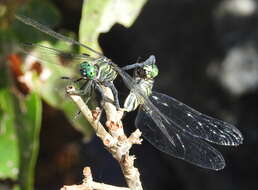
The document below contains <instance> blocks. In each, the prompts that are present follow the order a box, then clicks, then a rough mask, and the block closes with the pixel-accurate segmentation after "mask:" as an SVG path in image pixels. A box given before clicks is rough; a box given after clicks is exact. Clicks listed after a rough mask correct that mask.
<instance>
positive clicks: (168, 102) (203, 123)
mask: <svg viewBox="0 0 258 190" xmlns="http://www.w3.org/2000/svg"><path fill="white" fill-rule="evenodd" d="M145 62H148V63H147V64H144V66H143V67H139V68H135V67H134V66H133V65H131V66H130V65H128V66H125V67H124V68H123V69H124V70H130V69H134V77H133V80H134V81H132V79H131V77H129V76H128V75H125V76H124V77H125V80H124V81H125V82H126V83H127V85H128V86H129V87H130V89H131V91H130V94H129V95H128V96H127V98H126V100H125V103H124V110H125V111H127V112H131V111H134V110H136V109H137V108H138V107H139V110H138V114H137V116H136V120H135V125H136V127H137V128H139V129H140V130H141V132H142V133H143V136H144V137H145V139H147V140H148V141H149V142H150V144H152V145H153V146H154V147H156V148H157V149H158V150H160V151H162V152H164V153H167V154H169V155H171V156H174V157H177V158H180V159H183V160H185V161H187V162H190V163H192V164H194V165H197V166H200V167H202V168H207V169H212V170H221V169H223V168H224V167H225V161H224V158H223V156H222V155H221V153H220V152H219V151H218V150H216V149H215V148H214V147H212V146H211V145H209V144H208V143H207V142H210V143H214V144H218V145H224V146H238V145H240V144H242V142H243V136H242V134H241V132H240V131H239V130H238V129H237V128H236V127H235V126H233V125H231V124H229V123H227V122H224V121H221V120H218V119H215V118H212V117H210V116H207V115H205V114H202V113H200V112H198V111H197V110H195V109H193V108H191V107H189V106H187V105H185V104H183V103H182V102H180V101H178V100H176V99H175V98H173V97H170V96H168V95H166V94H163V93H159V92H155V91H152V88H153V84H154V78H155V77H156V76H157V75H158V67H157V65H156V59H155V56H153V55H152V56H150V57H149V58H148V59H147V60H146V61H145ZM205 141H207V142H205Z"/></svg>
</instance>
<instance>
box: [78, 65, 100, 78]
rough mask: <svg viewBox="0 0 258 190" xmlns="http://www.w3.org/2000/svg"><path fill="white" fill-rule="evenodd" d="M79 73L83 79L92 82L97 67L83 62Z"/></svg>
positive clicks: (95, 75)
mask: <svg viewBox="0 0 258 190" xmlns="http://www.w3.org/2000/svg"><path fill="white" fill-rule="evenodd" d="M80 73H81V75H82V77H83V78H86V79H90V80H93V79H94V78H95V77H97V73H98V71H97V67H96V66H95V65H93V64H92V63H89V62H83V63H81V64H80Z"/></svg>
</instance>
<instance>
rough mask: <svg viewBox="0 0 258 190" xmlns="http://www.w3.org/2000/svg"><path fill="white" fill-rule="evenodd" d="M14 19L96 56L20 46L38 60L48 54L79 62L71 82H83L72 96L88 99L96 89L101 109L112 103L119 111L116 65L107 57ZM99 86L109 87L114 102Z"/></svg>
mask: <svg viewBox="0 0 258 190" xmlns="http://www.w3.org/2000/svg"><path fill="white" fill-rule="evenodd" d="M16 18H17V19H18V20H19V21H21V22H23V23H25V24H27V25H30V26H33V27H35V28H36V29H39V30H40V31H42V32H44V33H47V34H49V35H50V36H52V37H54V38H57V39H60V40H64V41H66V42H68V43H70V44H75V45H79V46H82V47H84V48H86V49H88V50H90V51H91V52H93V53H94V54H96V55H97V57H96V58H93V57H90V56H89V55H88V54H69V53H66V52H63V51H60V50H58V49H55V48H51V47H47V46H43V45H39V44H33V43H24V44H22V45H20V46H21V47H22V50H23V51H25V52H26V53H28V54H29V53H30V51H31V49H34V48H35V49H36V50H37V53H38V55H36V57H40V59H43V60H44V57H45V56H48V55H50V54H52V55H58V56H59V57H61V58H63V59H73V60H75V62H79V63H80V64H79V72H80V75H81V77H80V78H78V79H76V80H74V81H73V82H75V83H77V82H79V81H81V80H84V81H85V82H84V83H83V85H82V86H81V87H80V89H79V90H76V91H75V92H73V94H76V95H81V96H82V95H86V96H87V97H90V95H91V94H92V91H93V89H96V90H97V91H98V92H99V93H100V95H101V97H102V101H101V102H102V103H101V107H103V104H104V102H114V105H115V106H116V108H117V109H120V104H119V99H118V91H117V89H116V87H115V86H114V83H113V81H114V80H115V79H116V77H117V73H118V72H117V71H116V70H115V69H114V68H116V67H117V66H116V64H114V63H113V62H112V61H111V60H109V59H108V58H107V57H105V56H104V55H102V54H101V53H100V52H97V51H95V50H94V49H92V48H90V47H88V46H86V45H85V44H82V43H80V42H78V41H76V40H73V39H71V38H68V37H66V36H63V35H62V34H59V33H57V32H55V31H53V30H52V29H50V28H49V27H47V26H45V25H43V24H40V23H39V22H37V21H35V20H33V19H31V18H29V17H26V16H23V15H16ZM134 66H135V67H140V66H142V64H134ZM62 79H68V80H70V77H62ZM101 85H103V86H105V87H109V88H110V89H111V91H112V93H113V94H114V101H112V100H111V99H110V98H108V97H106V96H105V95H104V91H103V89H102V87H101ZM85 101H86V102H88V101H89V98H87V99H86V100H85Z"/></svg>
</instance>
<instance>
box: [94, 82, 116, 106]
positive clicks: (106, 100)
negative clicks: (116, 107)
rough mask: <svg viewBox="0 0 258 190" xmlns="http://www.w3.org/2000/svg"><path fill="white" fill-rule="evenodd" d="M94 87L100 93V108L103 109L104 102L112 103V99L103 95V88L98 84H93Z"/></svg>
mask: <svg viewBox="0 0 258 190" xmlns="http://www.w3.org/2000/svg"><path fill="white" fill-rule="evenodd" d="M95 88H96V89H97V90H98V92H99V93H100V95H101V98H102V100H101V102H100V108H101V109H103V107H104V104H105V102H110V103H112V104H114V101H113V100H111V99H110V98H108V97H107V96H105V94H104V91H103V89H102V88H101V87H100V86H99V85H98V84H96V85H95Z"/></svg>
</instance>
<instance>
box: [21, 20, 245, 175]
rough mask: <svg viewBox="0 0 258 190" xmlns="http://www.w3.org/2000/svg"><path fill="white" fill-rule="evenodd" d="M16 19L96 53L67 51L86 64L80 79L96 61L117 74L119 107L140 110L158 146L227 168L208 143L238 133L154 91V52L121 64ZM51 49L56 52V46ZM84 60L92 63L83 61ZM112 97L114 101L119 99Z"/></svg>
mask: <svg viewBox="0 0 258 190" xmlns="http://www.w3.org/2000/svg"><path fill="white" fill-rule="evenodd" d="M16 18H17V19H18V20H20V21H21V22H23V23H25V24H27V25H30V26H32V27H34V28H36V29H38V30H40V31H42V32H44V33H46V34H48V35H50V36H52V37H54V38H56V39H59V40H63V41H66V42H68V43H70V44H73V45H78V46H81V47H84V48H86V49H88V50H89V51H91V52H92V53H94V54H95V55H96V56H97V57H96V58H94V57H92V56H90V57H89V56H87V55H84V54H75V55H71V56H73V57H74V58H79V59H82V60H87V61H85V62H82V63H85V64H83V65H82V66H81V70H80V72H81V75H82V78H83V77H84V78H83V79H85V80H89V79H90V78H91V76H89V73H88V72H90V70H91V69H89V68H88V67H92V66H93V67H95V66H96V67H97V65H98V64H97V63H99V62H100V63H101V64H102V65H103V67H104V68H105V67H106V68H107V70H106V71H107V72H105V74H106V75H112V76H113V77H112V78H111V80H110V81H109V82H113V80H115V78H116V77H115V75H116V74H119V75H120V76H121V78H122V79H123V81H124V84H125V85H126V86H127V87H128V89H129V90H130V94H129V95H128V97H127V98H126V101H125V103H124V108H123V109H124V110H125V111H127V112H130V111H134V110H136V109H137V108H139V110H138V114H137V117H136V120H135V125H136V127H138V128H139V129H140V130H141V131H142V133H143V136H144V137H145V138H146V139H147V140H148V141H149V142H150V143H151V144H152V145H153V146H154V147H156V148H157V149H158V150H160V151H162V152H164V153H167V154H169V155H171V156H173V157H176V158H179V159H182V160H185V161H187V162H189V163H192V164H194V165H197V166H199V167H202V168H207V169H212V170H220V169H223V168H224V167H225V161H224V158H223V156H222V155H221V153H220V152H219V151H217V150H216V149H215V148H214V147H212V146H211V145H209V144H208V143H207V142H211V143H215V144H219V145H227V146H237V145H239V144H242V142H243V137H242V135H241V132H240V131H239V130H238V129H237V128H236V127H234V126H233V125H231V124H229V123H226V122H223V121H220V120H218V119H215V118H212V117H209V116H207V115H204V114H201V113H200V112H198V111H196V110H194V109H192V108H190V107H188V106H187V105H185V104H183V103H181V102H179V101H178V100H176V99H174V98H172V97H170V96H167V95H165V94H161V93H158V92H155V91H152V87H153V83H154V78H155V77H156V76H157V75H158V68H157V66H156V59H155V56H153V55H152V56H150V57H149V58H148V59H147V60H146V61H144V62H140V63H138V62H137V63H134V64H132V65H127V66H125V67H122V68H120V67H119V66H118V65H116V64H115V63H113V62H112V61H111V60H110V59H108V58H107V57H105V56H104V55H103V54H101V53H99V52H97V51H95V50H94V49H92V48H90V47H88V46H87V45H85V44H82V43H80V42H78V41H76V40H74V39H71V38H68V37H66V36H63V35H61V34H59V33H57V32H55V31H53V30H52V29H50V28H49V27H47V26H44V25H42V24H40V23H38V22H37V21H35V20H33V19H31V18H28V17H25V16H22V15H16ZM42 48H43V49H46V48H45V47H42ZM51 51H54V52H58V50H55V49H51ZM88 60H91V61H93V62H94V63H93V64H91V65H87V64H88V63H89V61H88ZM131 69H134V76H133V77H132V76H131V75H129V74H128V73H127V70H131ZM92 70H94V69H92ZM95 70H96V71H97V70H98V69H97V68H96V69H95ZM113 71H115V72H113ZM109 72H110V73H109ZM94 73H98V72H95V71H94V72H93V78H94V77H96V76H97V74H94ZM111 73H112V74H111ZM90 75H91V74H90ZM91 81H94V80H91ZM98 82H101V81H98ZM113 93H114V94H115V93H117V92H113ZM115 96H117V95H115ZM115 99H117V101H118V97H117V98H115ZM205 141H207V142H205Z"/></svg>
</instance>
